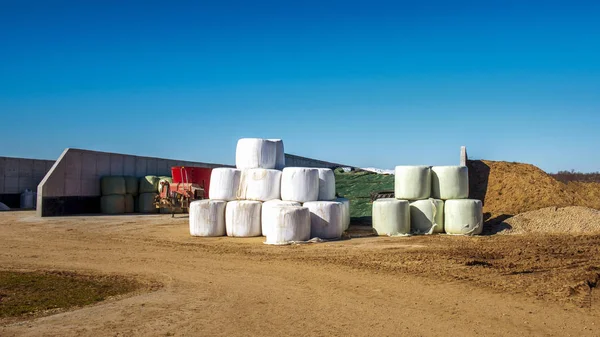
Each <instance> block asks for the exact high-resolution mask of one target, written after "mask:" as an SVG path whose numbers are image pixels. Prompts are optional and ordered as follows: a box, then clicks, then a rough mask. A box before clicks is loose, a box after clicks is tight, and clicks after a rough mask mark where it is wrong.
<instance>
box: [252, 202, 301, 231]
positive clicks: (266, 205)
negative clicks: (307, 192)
mask: <svg viewBox="0 0 600 337" xmlns="http://www.w3.org/2000/svg"><path fill="white" fill-rule="evenodd" d="M281 206H302V204H300V203H299V202H295V201H282V200H279V199H275V200H269V201H266V202H263V204H262V210H261V232H262V235H263V236H267V235H268V232H269V231H270V230H271V229H272V228H275V226H276V223H275V222H273V219H275V216H274V215H273V212H275V211H274V209H275V208H277V207H281Z"/></svg>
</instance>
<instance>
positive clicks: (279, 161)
mask: <svg viewBox="0 0 600 337" xmlns="http://www.w3.org/2000/svg"><path fill="white" fill-rule="evenodd" d="M267 140H268V141H270V142H274V143H275V153H276V157H275V169H276V170H283V168H284V167H285V150H284V148H283V140H281V139H267Z"/></svg>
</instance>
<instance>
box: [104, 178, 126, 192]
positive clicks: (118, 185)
mask: <svg viewBox="0 0 600 337" xmlns="http://www.w3.org/2000/svg"><path fill="white" fill-rule="evenodd" d="M100 187H101V190H102V195H123V194H125V192H127V190H126V188H125V178H123V177H120V176H119V177H117V176H107V177H102V178H101V180H100Z"/></svg>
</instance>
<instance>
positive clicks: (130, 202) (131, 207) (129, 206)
mask: <svg viewBox="0 0 600 337" xmlns="http://www.w3.org/2000/svg"><path fill="white" fill-rule="evenodd" d="M124 201H125V213H134V212H135V200H134V198H133V195H131V194H125V200H124Z"/></svg>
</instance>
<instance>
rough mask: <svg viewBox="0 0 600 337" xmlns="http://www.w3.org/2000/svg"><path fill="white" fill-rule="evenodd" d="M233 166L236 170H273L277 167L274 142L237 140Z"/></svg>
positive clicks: (253, 139)
mask: <svg viewBox="0 0 600 337" xmlns="http://www.w3.org/2000/svg"><path fill="white" fill-rule="evenodd" d="M235 166H236V167H237V168H238V169H252V168H264V169H274V168H275V167H276V166H277V144H276V142H273V141H270V140H267V139H260V138H242V139H240V140H238V142H237V147H236V149H235Z"/></svg>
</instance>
